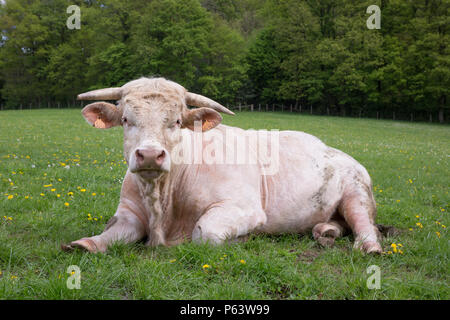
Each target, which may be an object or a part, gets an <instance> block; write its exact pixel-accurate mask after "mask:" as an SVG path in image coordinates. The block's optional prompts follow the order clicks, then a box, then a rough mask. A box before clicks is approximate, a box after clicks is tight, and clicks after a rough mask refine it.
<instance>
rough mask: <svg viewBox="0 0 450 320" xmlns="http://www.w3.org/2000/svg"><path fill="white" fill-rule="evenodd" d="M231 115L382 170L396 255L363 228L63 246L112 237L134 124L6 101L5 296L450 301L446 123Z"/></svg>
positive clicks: (0, 215)
mask: <svg viewBox="0 0 450 320" xmlns="http://www.w3.org/2000/svg"><path fill="white" fill-rule="evenodd" d="M224 123H226V124H230V125H234V126H239V127H242V128H253V129H262V128H264V129H281V130H287V129H289V130H301V131H305V132H308V133H311V134H313V135H316V136H317V137H319V138H321V139H322V140H323V141H324V142H325V143H327V144H328V145H331V146H333V147H336V148H338V149H341V150H343V151H345V152H347V153H349V154H350V155H352V156H353V157H354V158H355V159H357V160H358V161H360V162H361V163H362V164H363V165H364V166H365V167H366V168H367V170H368V171H369V173H370V174H371V176H372V178H373V182H374V187H375V197H376V201H377V204H378V218H377V221H378V223H382V224H388V225H393V226H396V227H397V228H402V229H404V230H405V231H404V232H403V233H402V234H401V235H399V236H396V237H394V238H387V239H384V241H383V248H384V250H385V251H386V252H388V251H391V252H392V253H385V254H383V255H381V256H365V255H363V254H361V253H360V252H357V251H354V250H352V249H351V248H352V244H353V239H352V238H351V237H344V238H342V239H339V240H338V241H337V243H336V245H335V247H333V248H331V249H323V248H320V247H319V246H318V245H317V244H316V243H315V241H314V240H313V239H312V236H311V235H305V236H300V235H282V236H255V237H251V238H250V239H249V241H248V242H246V243H240V244H233V245H226V246H219V247H211V246H208V245H194V244H191V243H187V244H183V245H180V246H177V247H172V248H164V247H158V248H148V247H145V246H144V245H143V244H142V243H138V244H134V245H124V244H121V243H118V244H115V245H114V246H113V247H111V248H110V250H109V251H108V253H106V254H95V255H94V254H88V253H84V252H81V251H77V252H74V253H65V252H62V251H61V250H60V247H59V246H60V243H61V242H65V243H67V242H69V241H72V240H75V239H78V238H81V237H83V236H90V235H94V234H98V233H100V232H101V231H102V230H103V228H104V226H105V224H106V222H107V220H108V219H109V218H110V217H111V216H112V215H113V214H114V212H115V209H116V206H117V203H118V199H119V192H120V187H121V181H122V178H123V176H124V173H125V171H126V166H125V164H124V162H123V158H122V129H121V128H113V129H110V130H104V131H102V130H96V129H94V128H91V127H89V126H88V125H87V124H86V122H85V121H84V120H83V119H82V117H81V114H80V110H75V109H73V110H31V111H30V110H24V111H3V112H0V272H1V274H0V298H1V299H449V298H450V294H449V270H450V268H449V260H448V255H449V237H448V231H447V230H448V228H449V227H450V220H449V216H448V215H449V212H448V211H449V210H450V208H449V193H448V192H449V181H450V179H449V178H450V172H449V155H450V128H449V127H448V126H438V125H428V124H422V123H408V122H393V121H381V120H380V121H377V120H367V119H349V118H333V117H316V116H307V115H296V114H289V113H257V112H255V113H250V112H243V113H238V114H237V115H236V116H235V117H229V116H225V120H224ZM299 183H301V181H299ZM393 243H394V244H396V245H397V247H396V251H397V252H393V250H394V249H393V248H392V246H391V244H393ZM400 251H401V252H402V253H400ZM70 265H78V266H79V267H80V269H81V289H80V290H69V289H68V288H67V287H66V281H67V278H68V277H69V274H68V273H67V268H68V266H70ZM206 265H207V266H206ZM370 265H377V266H379V267H380V270H381V289H379V290H369V289H368V288H367V287H366V280H367V278H368V276H370V274H367V273H366V269H367V267H368V266H370Z"/></svg>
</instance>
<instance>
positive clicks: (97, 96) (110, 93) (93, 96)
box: [77, 88, 122, 100]
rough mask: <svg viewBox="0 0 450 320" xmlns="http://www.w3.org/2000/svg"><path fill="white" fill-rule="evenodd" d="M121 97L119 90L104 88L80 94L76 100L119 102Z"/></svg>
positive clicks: (120, 90)
mask: <svg viewBox="0 0 450 320" xmlns="http://www.w3.org/2000/svg"><path fill="white" fill-rule="evenodd" d="M121 97H122V89H121V88H105V89H98V90H93V91H89V92H85V93H81V94H79V95H78V96H77V99H78V100H119V99H120V98H121Z"/></svg>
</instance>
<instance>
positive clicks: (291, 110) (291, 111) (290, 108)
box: [290, 104, 292, 112]
mask: <svg viewBox="0 0 450 320" xmlns="http://www.w3.org/2000/svg"><path fill="white" fill-rule="evenodd" d="M290 109H291V112H292V104H291V106H290Z"/></svg>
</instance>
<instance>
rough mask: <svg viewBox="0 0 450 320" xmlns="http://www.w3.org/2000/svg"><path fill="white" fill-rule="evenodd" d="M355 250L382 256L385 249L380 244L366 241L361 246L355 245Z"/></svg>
mask: <svg viewBox="0 0 450 320" xmlns="http://www.w3.org/2000/svg"><path fill="white" fill-rule="evenodd" d="M355 248H357V249H360V250H361V251H363V252H364V253H367V254H381V253H382V252H383V249H382V248H381V246H380V244H379V243H378V242H374V241H366V242H363V243H361V244H359V245H357V244H355Z"/></svg>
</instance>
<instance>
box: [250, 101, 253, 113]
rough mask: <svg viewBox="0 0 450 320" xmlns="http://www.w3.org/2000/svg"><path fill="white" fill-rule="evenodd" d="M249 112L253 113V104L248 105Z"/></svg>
mask: <svg viewBox="0 0 450 320" xmlns="http://www.w3.org/2000/svg"><path fill="white" fill-rule="evenodd" d="M250 111H251V112H253V103H252V104H251V105H250Z"/></svg>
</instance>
